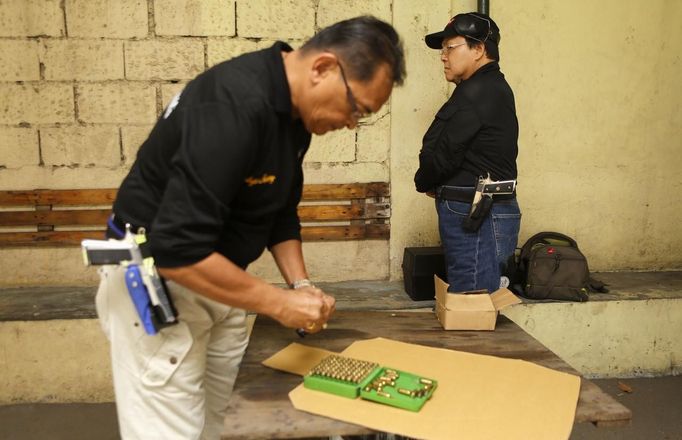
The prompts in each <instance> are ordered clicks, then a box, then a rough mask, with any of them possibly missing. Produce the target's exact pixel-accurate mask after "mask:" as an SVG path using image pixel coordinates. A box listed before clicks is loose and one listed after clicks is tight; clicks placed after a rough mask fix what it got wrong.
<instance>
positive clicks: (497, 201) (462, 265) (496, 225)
mask: <svg viewBox="0 0 682 440" xmlns="http://www.w3.org/2000/svg"><path fill="white" fill-rule="evenodd" d="M499 41H500V31H499V28H498V27H497V25H496V24H495V22H494V21H493V20H492V19H491V18H490V17H488V16H487V15H485V14H479V13H475V12H471V13H467V14H458V15H456V16H454V17H453V18H452V19H451V20H450V21H449V22H448V24H447V25H446V26H445V29H443V31H441V32H436V33H433V34H429V35H427V36H426V45H427V46H428V47H430V48H432V49H438V50H439V51H440V58H441V61H442V62H443V66H444V73H445V79H446V80H448V81H450V82H453V83H455V84H457V87H456V88H455V91H454V93H453V94H452V96H451V97H450V99H448V101H447V102H446V103H445V104H444V105H443V106H442V107H441V108H440V110H438V113H436V117H435V119H434V121H433V123H432V124H431V126H430V127H429V129H428V131H427V132H426V134H425V135H424V139H423V145H422V149H421V152H420V154H419V169H418V170H417V173H416V175H415V177H414V181H415V184H416V187H417V191H419V192H423V193H427V194H428V195H430V196H432V197H435V199H436V210H437V212H438V225H439V231H440V237H441V242H442V244H443V248H444V250H445V261H446V266H447V277H448V283H449V284H450V288H449V290H450V291H451V292H462V291H470V290H478V289H487V290H488V291H490V292H492V291H495V290H497V289H498V288H499V287H500V285H504V282H503V281H501V280H503V279H504V278H503V277H501V275H502V274H503V273H504V268H505V265H506V262H507V259H508V258H509V256H511V255H512V254H513V252H514V249H515V248H516V244H517V239H518V232H519V226H520V222H521V213H520V210H519V205H518V204H517V201H516V193H515V192H514V191H508V192H509V193H508V194H504V195H502V194H495V195H493V196H491V197H492V198H488V196H484V197H483V198H482V200H484V201H486V202H488V203H485V204H483V203H475V198H474V197H475V192H476V187H477V185H478V184H479V181H480V180H481V179H484V178H487V177H488V176H489V177H490V180H492V181H513V182H512V183H511V184H510V186H511V187H513V188H515V179H516V174H517V173H516V156H517V153H518V146H517V140H518V132H519V129H518V122H517V119H516V110H515V104H514V94H513V92H512V90H511V88H510V87H509V84H507V81H506V80H505V78H504V75H503V74H502V72H501V71H500V66H499V64H498V61H499V59H500V57H499V50H498V45H499ZM472 203H473V204H474V207H475V208H477V209H473V210H472ZM473 218H477V219H478V220H479V222H478V224H476V223H477V222H475V221H472V219H473ZM472 224H473V225H472Z"/></svg>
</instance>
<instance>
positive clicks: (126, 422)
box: [96, 266, 248, 440]
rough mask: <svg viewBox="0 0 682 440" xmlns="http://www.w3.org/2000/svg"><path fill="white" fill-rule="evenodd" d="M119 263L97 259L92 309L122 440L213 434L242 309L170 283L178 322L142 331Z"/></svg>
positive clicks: (230, 375) (239, 345)
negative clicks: (103, 342)
mask: <svg viewBox="0 0 682 440" xmlns="http://www.w3.org/2000/svg"><path fill="white" fill-rule="evenodd" d="M124 274H125V269H124V268H122V267H120V266H102V268H101V269H100V278H101V281H100V285H99V290H98V291H97V298H96V304H97V315H98V316H99V318H100V323H101V325H102V329H103V330H104V333H105V334H106V335H107V338H108V339H109V341H110V342H111V361H112V369H113V376H114V392H115V394H116V409H117V411H118V422H119V428H120V431H121V436H122V437H123V438H124V439H145V440H146V439H164V440H170V439H182V440H190V439H219V438H220V434H221V431H222V428H223V423H224V415H225V409H226V408H227V401H228V399H229V397H230V394H231V393H232V388H233V386H234V381H235V379H236V377H237V372H238V370H239V364H240V362H241V359H242V356H243V355H244V351H245V350H246V345H247V343H248V339H247V328H246V312H245V311H244V310H242V309H238V308H233V307H229V306H226V305H224V304H220V303H218V302H215V301H212V300H210V299H208V298H206V297H203V296H201V295H199V294H197V293H194V292H193V291H191V290H189V289H186V288H184V287H182V286H180V285H178V284H175V283H173V282H169V283H168V289H169V291H170V293H171V296H172V298H173V302H174V303H175V307H176V309H177V310H178V315H179V318H180V322H179V323H178V324H177V325H173V326H170V327H166V328H164V329H163V330H161V331H160V332H159V333H157V334H156V335H154V336H150V335H147V334H146V333H145V331H144V328H143V326H142V325H141V323H140V319H139V318H138V315H137V312H136V311H135V306H134V305H133V302H132V300H131V299H130V295H129V293H128V290H127V288H126V285H125V279H124Z"/></svg>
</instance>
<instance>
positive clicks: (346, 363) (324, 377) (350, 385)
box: [303, 355, 380, 399]
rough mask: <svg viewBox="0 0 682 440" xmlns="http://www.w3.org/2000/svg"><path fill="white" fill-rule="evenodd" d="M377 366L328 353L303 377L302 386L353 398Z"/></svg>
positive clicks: (357, 394)
mask: <svg viewBox="0 0 682 440" xmlns="http://www.w3.org/2000/svg"><path fill="white" fill-rule="evenodd" d="M379 368H380V367H379V364H375V363H373V362H367V361H360V360H358V359H352V358H348V357H343V356H338V355H330V356H327V357H326V358H324V359H323V360H322V362H320V363H319V364H318V365H317V366H316V367H315V368H313V369H312V370H310V373H308V374H307V375H305V376H304V377H303V386H305V387H306V388H310V389H311V390H318V391H324V392H325V393H331V394H336V395H337V396H342V397H348V398H350V399H355V398H357V397H358V396H359V395H360V388H361V387H363V386H365V385H366V384H367V383H368V381H369V380H370V378H372V377H373V376H374V374H373V373H374V372H375V371H378V370H379Z"/></svg>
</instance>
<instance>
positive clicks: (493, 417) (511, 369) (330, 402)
mask: <svg viewBox="0 0 682 440" xmlns="http://www.w3.org/2000/svg"><path fill="white" fill-rule="evenodd" d="M290 347H291V350H292V351H290V352H289V353H288V354H287V353H285V352H287V350H290ZM307 350H311V351H313V352H314V354H313V355H311V354H309V353H306V352H307ZM323 351H324V350H319V349H316V348H312V347H306V346H302V345H301V344H292V345H291V346H289V347H287V348H285V349H284V350H282V351H280V352H279V353H278V354H277V355H275V356H273V358H270V359H269V360H268V362H269V365H268V366H270V367H273V368H277V369H281V370H284V371H289V372H292V373H296V374H301V372H304V373H305V372H307V371H308V370H309V368H310V367H311V366H312V365H314V364H312V365H311V364H310V363H311V362H312V359H314V358H316V356H320V355H322V353H320V352H323ZM342 354H343V355H344V356H348V357H353V358H356V359H363V360H367V361H373V362H378V363H379V364H381V365H383V366H388V367H393V368H397V369H400V370H404V371H409V372H411V373H415V374H418V375H422V376H425V377H429V378H433V379H436V380H438V389H437V390H436V392H435V393H434V395H433V397H432V398H431V400H430V401H428V402H427V403H426V404H425V405H424V407H423V408H422V409H421V411H420V412H417V413H414V412H411V411H406V410H402V409H398V408H393V407H390V406H385V405H381V404H377V403H375V402H370V401H366V400H362V399H355V400H351V399H347V398H343V397H338V396H335V395H332V394H328V393H324V392H320V391H313V390H309V389H306V388H304V387H303V384H301V385H300V386H298V387H296V388H295V389H294V390H293V391H291V393H289V398H290V399H291V402H292V403H293V405H294V407H295V408H296V409H299V410H302V411H307V412H310V413H313V414H318V415H322V416H326V417H331V418H334V419H337V420H342V421H345V422H349V423H355V424H359V425H362V426H366V427H368V428H371V429H375V430H378V431H384V432H391V433H395V434H400V435H404V436H409V437H414V438H424V439H448V440H450V439H500V438H504V439H523V440H527V439H536V438H548V439H549V438H551V439H568V438H569V436H570V433H571V429H572V427H573V420H574V416H575V408H576V405H577V402H578V394H579V391H580V377H578V376H574V375H572V374H567V373H562V372H558V371H554V370H551V369H549V368H545V367H541V366H539V365H535V364H533V363H530V362H526V361H522V360H516V359H503V358H498V357H494V356H484V355H477V354H471V353H466V352H459V351H454V350H446V349H439V348H431V347H425V346H421V345H415V344H408V343H404V342H398V341H393V340H390V339H383V338H376V339H371V340H364V341H357V342H354V343H353V344H351V345H350V346H349V347H348V348H346V349H345V350H344V351H343V352H342ZM298 356H302V359H303V362H300V363H298V362H297V361H296V358H297V357H298ZM278 358H279V359H285V360H286V363H285V364H280V363H279V362H278V360H277V359H278ZM273 359H274V362H273V361H272V360H273ZM264 363H265V362H264Z"/></svg>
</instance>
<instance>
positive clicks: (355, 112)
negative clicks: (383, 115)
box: [339, 63, 370, 122]
mask: <svg viewBox="0 0 682 440" xmlns="http://www.w3.org/2000/svg"><path fill="white" fill-rule="evenodd" d="M339 70H340V71H341V79H342V80H343V85H344V86H346V98H347V99H348V104H350V110H351V117H352V118H353V119H354V120H355V121H356V122H357V121H359V120H360V119H364V118H366V117H368V116H369V115H370V112H366V111H362V110H360V108H359V107H358V102H357V101H356V100H355V96H353V91H352V90H351V89H350V86H349V85H348V81H346V73H345V72H344V71H343V66H342V65H341V63H339Z"/></svg>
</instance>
